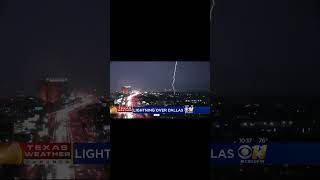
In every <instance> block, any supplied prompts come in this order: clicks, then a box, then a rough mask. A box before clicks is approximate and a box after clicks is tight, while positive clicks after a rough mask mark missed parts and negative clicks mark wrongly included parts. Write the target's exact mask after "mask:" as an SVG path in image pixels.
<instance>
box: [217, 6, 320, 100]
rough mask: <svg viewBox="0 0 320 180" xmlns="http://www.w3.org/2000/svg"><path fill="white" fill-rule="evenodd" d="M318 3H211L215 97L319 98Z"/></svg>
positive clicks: (319, 26) (319, 35)
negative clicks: (304, 96) (303, 96)
mask: <svg viewBox="0 0 320 180" xmlns="http://www.w3.org/2000/svg"><path fill="white" fill-rule="evenodd" d="M319 3H320V2H319V1H317V0H308V1H298V0H281V1H278V0H258V1H255V0H241V1H238V0H216V5H215V11H214V18H213V22H214V24H213V32H212V33H213V57H214V63H215V66H214V67H215V69H214V70H215V72H214V73H215V77H214V78H215V81H214V84H215V89H216V91H217V92H218V94H220V95H249V96H250V95H298V96H301V95H320V94H319V92H320V86H319V84H318V83H317V81H318V79H319V77H320V71H319V70H318V69H319V67H320V62H319V58H320V56H319V55H320V54H319V41H320V34H319V30H320V29H319V28H320V23H319V22H320V21H319V20H320V16H319V14H320V13H319V8H320V6H319Z"/></svg>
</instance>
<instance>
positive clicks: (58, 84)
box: [38, 78, 68, 105]
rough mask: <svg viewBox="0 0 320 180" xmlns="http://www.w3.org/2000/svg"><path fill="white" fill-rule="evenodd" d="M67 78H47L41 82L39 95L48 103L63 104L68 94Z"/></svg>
mask: <svg viewBox="0 0 320 180" xmlns="http://www.w3.org/2000/svg"><path fill="white" fill-rule="evenodd" d="M67 84H68V79H67V78H46V79H42V80H40V82H39V86H38V97H39V98H40V99H41V100H42V101H43V102H44V103H45V104H46V105H49V104H51V105H57V104H62V103H63V101H64V100H65V98H66V97H67V96H68V89H67Z"/></svg>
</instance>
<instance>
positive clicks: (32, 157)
mask: <svg viewBox="0 0 320 180" xmlns="http://www.w3.org/2000/svg"><path fill="white" fill-rule="evenodd" d="M109 160H110V144H108V143H74V144H71V143H12V144H0V164H6V165H9V164H13V165H20V164H70V165H72V164H106V163H109Z"/></svg>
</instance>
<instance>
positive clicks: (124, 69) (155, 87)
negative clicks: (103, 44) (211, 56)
mask: <svg viewBox="0 0 320 180" xmlns="http://www.w3.org/2000/svg"><path fill="white" fill-rule="evenodd" d="M174 67H175V61H172V62H163V61H162V62H161V61H158V62H157V61H154V62H146V61H140V62H139V61H138V62H130V61H127V62H111V65H110V69H111V70H110V77H111V79H110V83H111V84H110V88H111V92H115V91H120V90H121V87H122V86H124V85H131V86H132V87H133V89H141V90H142V91H144V90H146V91H164V89H167V90H168V89H172V87H171V83H172V77H173V72H174ZM175 79H176V80H175V89H176V91H209V89H210V67H209V62H178V64H177V69H176V78H175Z"/></svg>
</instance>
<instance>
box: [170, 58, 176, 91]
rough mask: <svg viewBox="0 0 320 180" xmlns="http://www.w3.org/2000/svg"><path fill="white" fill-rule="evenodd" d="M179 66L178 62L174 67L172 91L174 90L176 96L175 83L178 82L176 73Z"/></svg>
mask: <svg viewBox="0 0 320 180" xmlns="http://www.w3.org/2000/svg"><path fill="white" fill-rule="evenodd" d="M177 65H178V61H176V64H175V65H174V71H173V77H172V85H171V86H172V89H173V94H174V95H175V94H176V90H175V89H174V83H175V81H176V71H177Z"/></svg>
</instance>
